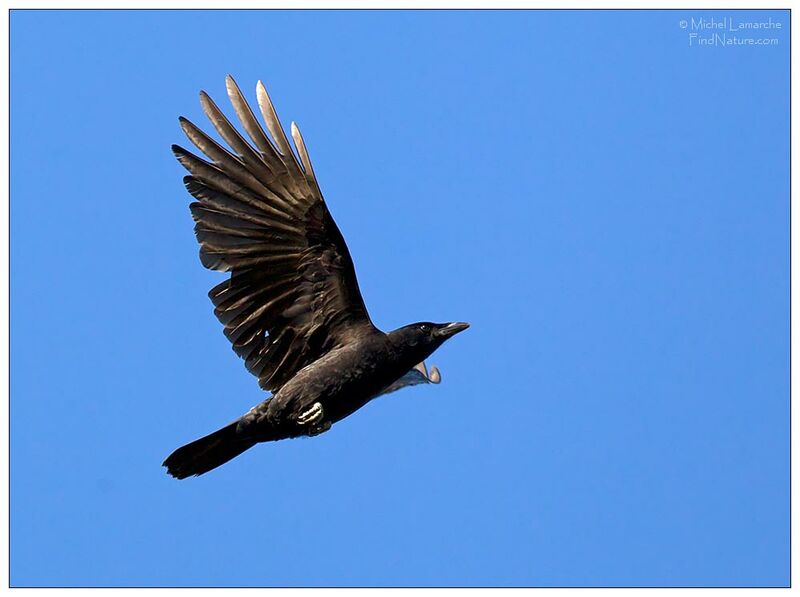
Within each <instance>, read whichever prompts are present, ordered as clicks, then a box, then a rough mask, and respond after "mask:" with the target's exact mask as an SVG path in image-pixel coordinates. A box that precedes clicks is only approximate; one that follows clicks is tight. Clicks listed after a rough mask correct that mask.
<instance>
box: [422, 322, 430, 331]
mask: <svg viewBox="0 0 800 597" xmlns="http://www.w3.org/2000/svg"><path fill="white" fill-rule="evenodd" d="M419 329H420V331H422V332H430V331H431V326H429V325H426V324H424V323H423V324H422V325H421V326H419Z"/></svg>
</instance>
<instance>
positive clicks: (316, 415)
mask: <svg viewBox="0 0 800 597" xmlns="http://www.w3.org/2000/svg"><path fill="white" fill-rule="evenodd" d="M324 416H325V413H324V412H323V411H322V405H321V404H320V403H319V402H315V403H314V404H313V405H312V406H311V408H309V409H307V410H304V411H303V412H301V413H300V414H299V415H298V417H297V422H298V423H300V424H301V425H309V426H312V427H313V426H316V424H317V423H319V422H320V421H322V418H323V417H324Z"/></svg>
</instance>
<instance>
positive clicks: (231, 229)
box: [163, 76, 469, 479]
mask: <svg viewBox="0 0 800 597" xmlns="http://www.w3.org/2000/svg"><path fill="white" fill-rule="evenodd" d="M226 88H227V91H228V97H229V98H230V101H231V103H232V104H233V109H234V111H235V112H236V115H237V116H238V118H239V121H240V122H241V125H242V128H243V129H244V131H245V132H246V133H247V136H248V137H249V138H250V141H251V142H252V143H250V142H248V141H247V140H246V139H245V138H244V137H243V136H242V135H241V134H240V133H239V132H238V130H237V129H236V128H235V127H234V126H233V125H232V124H231V123H230V121H229V120H228V119H227V118H226V117H225V115H224V114H223V113H222V111H221V110H220V109H219V108H218V107H217V105H216V104H215V103H214V102H213V101H212V100H211V98H210V97H209V96H208V95H207V94H206V93H205V92H201V93H200V103H201V105H202V108H203V111H204V112H205V113H206V115H207V116H208V118H209V120H210V121H211V123H212V124H213V125H214V128H215V129H216V130H217V132H218V133H219V135H220V137H222V139H224V140H225V142H226V143H227V144H228V145H229V146H230V149H226V148H225V147H223V146H222V145H220V144H219V143H217V142H216V141H214V140H213V139H212V138H211V137H209V136H208V135H206V134H205V133H204V132H203V131H201V130H200V129H199V128H197V127H196V126H195V125H194V124H192V123H191V122H189V121H188V120H187V119H185V118H183V117H181V118H180V125H181V128H182V129H183V132H184V133H186V136H187V137H188V138H189V140H190V141H191V142H192V143H193V144H194V145H195V146H196V147H197V148H198V149H199V150H200V151H201V152H202V153H203V154H205V156H206V157H207V158H208V159H202V158H200V157H197V156H196V155H194V154H192V153H190V152H189V151H187V150H185V149H183V148H182V147H180V146H178V145H173V146H172V151H173V152H174V153H175V156H176V157H177V158H178V161H179V162H180V163H181V164H182V165H183V167H184V168H186V169H187V170H188V171H189V175H188V176H186V177H185V178H184V179H183V182H184V184H185V185H186V189H187V190H188V191H189V193H190V194H191V195H192V196H193V197H194V198H195V199H196V201H195V202H194V203H192V204H191V205H190V209H191V212H192V217H193V218H194V221H195V235H196V236H197V240H198V242H199V243H200V261H201V262H202V264H203V265H204V266H205V267H206V268H208V269H212V270H217V271H223V272H230V277H229V278H228V279H226V280H225V281H224V282H222V283H221V284H219V285H217V286H215V287H214V288H212V289H211V291H210V292H209V297H210V298H211V301H212V302H213V303H214V314H215V315H216V316H217V318H218V319H219V320H220V322H222V324H223V325H224V326H225V335H226V336H227V337H228V340H230V342H231V343H232V344H233V350H234V351H235V352H236V354H238V355H239V356H240V357H241V358H242V359H244V361H245V365H246V367H247V370H248V371H250V372H251V373H252V374H253V375H255V376H256V377H257V378H258V383H259V385H260V386H261V388H262V389H264V390H267V391H270V392H271V393H272V395H271V396H270V397H268V398H267V399H266V400H264V401H263V402H261V403H260V404H258V405H257V406H255V407H253V408H252V409H250V411H249V412H248V413H246V414H245V415H244V416H242V417H241V418H239V419H237V420H236V421H234V422H233V423H231V424H230V425H227V426H226V427H223V428H222V429H220V430H218V431H215V432H214V433H211V434H210V435H207V436H205V437H202V438H200V439H198V440H196V441H193V442H191V443H190V444H187V445H185V446H183V447H181V448H178V449H177V450H175V451H174V452H173V453H172V454H171V455H170V456H169V457H168V458H167V459H166V460H165V461H164V463H163V465H164V466H165V467H167V472H168V473H169V474H170V475H172V476H173V477H176V478H178V479H184V478H186V477H190V476H193V475H202V474H203V473H206V472H208V471H210V470H212V469H214V468H216V467H218V466H220V465H222V464H224V463H226V462H228V461H229V460H231V459H232V458H235V457H236V456H238V455H239V454H241V453H242V452H244V451H245V450H248V449H249V448H251V447H253V446H254V445H256V444H257V443H260V442H268V441H275V440H281V439H288V438H293V437H300V436H314V435H318V434H320V433H324V432H325V431H327V430H328V429H330V427H331V425H333V424H334V423H336V422H338V421H341V420H342V419H344V418H345V417H347V416H349V415H351V414H352V413H354V412H355V411H357V410H358V409H359V408H361V407H362V406H364V405H365V404H367V403H368V402H369V401H370V400H372V399H373V398H376V397H377V396H380V395H382V394H386V393H388V392H393V391H395V390H398V389H400V388H403V387H406V386H409V385H415V384H419V383H438V382H439V381H440V375H439V371H438V370H437V369H436V368H432V369H431V371H430V372H429V371H428V370H427V368H426V367H425V364H424V360H425V359H426V358H427V357H428V356H429V355H430V354H431V353H432V352H433V351H434V350H436V349H437V348H438V347H439V346H441V344H442V343H443V342H444V341H445V340H447V339H448V338H451V337H453V336H454V335H455V334H457V333H459V332H461V331H463V330H465V329H466V328H468V327H469V324H466V323H460V322H456V323H430V322H421V323H413V324H411V325H407V326H404V327H401V328H399V329H396V330H394V331H393V332H389V333H384V332H382V331H381V330H379V329H378V328H376V327H375V326H374V325H373V323H372V321H371V320H370V317H369V315H368V314H367V308H366V307H365V306H364V300H363V299H362V298H361V292H360V290H359V289H358V282H357V280H356V273H355V269H354V267H353V261H352V259H351V258H350V253H349V251H348V250H347V245H346V244H345V242H344V238H342V234H341V232H339V229H338V228H337V226H336V224H335V223H334V221H333V218H332V217H331V214H330V212H329V211H328V208H327V206H326V205H325V201H324V199H323V198H322V193H321V192H320V189H319V186H318V184H317V179H316V177H315V176H314V170H313V168H312V167H311V162H310V161H309V158H308V152H307V150H306V145H305V143H304V142H303V138H302V137H301V135H300V131H299V129H298V128H297V126H296V125H295V124H294V123H292V127H291V132H292V138H293V139H294V143H295V147H296V148H297V156H296V155H295V153H294V152H293V151H292V148H291V146H290V145H289V141H288V139H287V138H286V134H285V133H284V131H283V128H282V127H281V124H280V121H279V120H278V115H277V114H276V113H275V109H274V108H273V106H272V101H271V100H270V98H269V95H267V91H266V89H265V88H264V85H263V84H262V83H261V82H260V81H259V82H258V85H257V86H256V94H257V98H258V106H259V108H260V111H261V114H262V116H263V118H264V121H265V122H266V125H267V130H268V131H269V134H270V136H271V138H270V137H268V136H267V134H266V132H265V131H264V129H263V128H262V127H261V125H260V124H259V122H258V120H257V119H256V117H255V115H254V113H253V111H252V109H251V108H250V106H249V105H248V104H247V101H246V100H245V98H244V96H243V95H242V92H241V91H240V90H239V87H238V86H237V85H236V82H235V81H234V80H233V78H232V77H230V76H228V77H227V78H226ZM298 156H299V159H298Z"/></svg>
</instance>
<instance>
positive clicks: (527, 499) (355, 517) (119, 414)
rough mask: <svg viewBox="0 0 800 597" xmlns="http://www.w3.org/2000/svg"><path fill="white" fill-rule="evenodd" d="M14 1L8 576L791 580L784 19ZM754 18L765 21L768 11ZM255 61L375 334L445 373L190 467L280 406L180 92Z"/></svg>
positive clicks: (251, 71) (220, 82)
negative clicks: (255, 361)
mask: <svg viewBox="0 0 800 597" xmlns="http://www.w3.org/2000/svg"><path fill="white" fill-rule="evenodd" d="M703 15H704V16H706V17H710V16H712V13H710V12H704V13H690V12H687V11H674V12H670V11H665V12H14V13H13V14H12V18H11V35H12V41H11V75H12V88H11V126H12V135H11V140H12V159H11V175H12V196H11V235H12V236H11V242H12V245H11V259H12V261H11V275H12V289H11V300H12V309H11V315H12V319H11V334H12V336H11V351H12V352H11V397H12V405H11V424H12V428H11V483H12V485H11V533H12V535H11V580H12V583H13V584H15V585H785V584H786V583H787V582H788V565H789V559H788V556H789V553H788V548H789V543H788V540H789V528H788V515H789V499H788V498H789V496H788V489H789V485H788V441H789V435H788V431H789V419H788V412H789V385H788V384H789V359H788V350H789V327H788V323H789V321H788V315H789V314H788V308H789V278H788V274H789V267H788V266H789V264H788V257H789V253H788V242H789V219H788V215H789V194H788V192H789V181H788V175H789V161H788V149H789V146H788V143H789V135H788V117H789V103H788V92H789V73H788V61H789V31H788V26H789V18H788V13H787V12H772V13H767V12H756V13H746V12H724V13H716V14H715V15H714V16H716V17H717V18H719V17H722V16H724V17H728V16H731V17H734V19H735V20H761V19H765V18H767V17H768V16H770V15H771V17H772V19H773V20H774V21H779V22H781V23H782V24H783V28H782V29H780V30H777V31H772V32H770V33H769V34H768V35H767V37H775V38H776V39H777V40H778V43H777V45H774V46H768V47H767V46H746V47H713V48H712V47H697V46H695V47H690V46H689V43H688V34H689V33H690V28H687V29H685V30H684V29H681V27H680V21H681V20H682V19H689V18H691V17H694V18H699V17H700V16H703ZM757 36H759V37H763V36H764V35H763V34H757ZM229 72H230V73H232V74H233V75H234V76H235V77H236V78H237V80H238V82H239V83H240V85H241V87H242V88H243V90H245V92H246V93H247V95H248V97H249V98H250V99H251V100H254V96H255V83H256V81H257V80H258V79H259V78H262V79H263V80H264V81H265V82H266V83H267V86H268V88H269V89H270V90H271V93H272V95H273V99H274V100H275V102H276V105H277V107H278V112H279V114H280V116H281V118H282V119H283V121H284V122H285V123H286V124H287V125H288V123H289V121H290V120H293V119H294V120H296V121H298V123H299V124H300V125H301V127H302V129H303V132H304V134H305V137H306V141H307V143H308V144H309V148H310V152H311V157H312V159H313V161H314V164H315V167H316V171H317V175H318V177H319V179H320V181H321V185H322V188H323V192H324V193H325V195H326V198H327V201H328V204H329V206H330V208H331V211H332V212H333V215H334V217H335V218H336V220H337V222H338V223H339V226H340V227H341V229H342V231H343V233H344V236H345V238H346V239H347V241H348V244H349V246H350V249H351V252H352V254H353V257H354V260H355V263H356V269H357V272H358V277H359V281H360V284H361V288H362V291H363V294H364V297H365V300H366V302H367V305H368V307H369V310H370V313H371V315H372V317H373V319H374V321H375V322H376V324H378V325H379V326H380V327H381V328H383V329H387V330H388V329H393V328H395V327H399V326H401V325H404V324H406V323H409V322H412V321H417V320H434V321H449V320H466V321H470V322H472V324H473V327H472V329H470V330H469V332H467V333H465V334H463V335H461V336H459V337H458V338H456V339H455V340H453V341H451V342H450V343H448V344H446V345H445V346H444V347H443V348H442V349H440V350H439V351H438V352H437V353H436V354H435V355H434V357H433V358H432V359H430V360H429V363H433V364H436V365H439V366H440V367H441V369H442V373H443V378H444V380H443V383H442V384H441V385H440V386H438V387H436V386H427V387H418V388H412V389H409V390H405V391H403V392H400V393H397V394H393V395H391V396H389V397H386V398H383V399H380V400H378V401H376V402H373V403H371V404H369V405H368V406H367V407H365V408H364V409H362V410H361V411H359V412H358V413H357V414H356V415H354V416H352V417H351V418H349V419H347V420H345V421H343V422H341V423H339V424H338V425H336V426H335V427H334V428H333V429H332V430H331V431H330V432H329V433H327V434H325V435H323V436H320V437H317V438H314V439H305V440H295V441H290V442H283V443H279V444H269V445H262V446H258V447H257V448H255V449H253V450H251V451H250V452H247V453H246V454H245V455H243V456H242V457H240V458H238V459H236V460H235V461H233V462H231V463H229V464H227V465H225V466H224V467H223V468H221V469H219V470H217V471H214V472H213V473H211V474H209V475H207V476H205V477H202V478H199V479H193V480H188V481H183V482H178V481H176V480H174V479H172V478H169V477H168V476H167V475H166V474H165V472H164V470H163V469H162V468H161V466H160V464H161V461H162V460H163V459H164V457H165V456H166V455H167V454H169V453H170V452H171V451H172V450H173V449H174V448H176V447H178V446H179V445H181V444H183V443H186V442H188V441H190V440H192V439H195V438H196V437H198V436H200V435H203V434H205V433H207V432H210V431H212V430H214V429H216V428H218V427H220V426H221V425H223V424H226V423H228V422H230V421H231V420H233V419H234V418H236V417H238V416H239V415H241V414H242V413H244V412H245V411H246V410H247V409H248V408H250V407H251V406H252V405H254V404H255V403H257V402H259V401H261V400H262V399H264V398H265V395H264V394H263V393H262V392H260V390H259V389H258V387H257V384H256V382H255V380H254V379H253V378H252V377H251V376H250V375H249V374H248V373H247V372H246V371H245V369H244V367H243V365H242V363H241V362H240V361H239V359H238V358H237V357H236V355H235V354H234V353H233V352H232V351H231V349H230V347H229V345H228V342H227V340H226V339H225V337H224V336H223V334H222V331H221V329H220V325H219V323H218V322H217V320H216V319H215V318H214V316H213V314H212V306H211V303H210V301H209V300H208V298H207V296H206V293H207V291H208V290H209V289H210V288H211V287H212V286H213V285H214V284H216V283H217V282H219V281H220V280H221V276H220V275H219V274H216V273H214V272H209V271H206V270H204V269H203V268H202V267H201V265H200V262H199V260H198V257H197V246H196V243H195V239H194V236H193V232H192V226H193V225H192V220H191V217H190V214H189V210H188V207H187V206H188V203H189V201H190V197H189V196H188V195H187V194H186V192H185V190H184V188H183V185H182V184H181V177H182V176H183V174H184V172H183V170H182V168H181V167H180V166H179V165H178V164H177V162H176V161H175V160H174V159H173V157H172V155H171V153H170V151H169V146H170V144H171V143H175V142H180V143H183V142H184V140H183V137H182V134H181V131H180V129H179V127H178V122H177V117H178V115H180V114H183V115H185V116H187V117H189V118H190V119H192V120H194V121H196V122H197V123H198V124H202V125H203V126H204V127H206V128H208V126H207V121H206V120H205V119H204V117H203V116H202V113H201V111H200V108H199V105H198V101H197V92H198V91H199V90H200V89H201V88H202V89H206V90H207V91H208V92H209V93H210V94H211V95H212V97H214V98H216V99H217V100H218V102H219V103H220V105H224V107H225V109H226V110H228V112H229V113H232V112H231V111H230V110H229V108H228V104H227V100H226V98H225V96H224V76H225V75H226V73H229Z"/></svg>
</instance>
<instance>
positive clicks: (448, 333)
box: [436, 321, 469, 340]
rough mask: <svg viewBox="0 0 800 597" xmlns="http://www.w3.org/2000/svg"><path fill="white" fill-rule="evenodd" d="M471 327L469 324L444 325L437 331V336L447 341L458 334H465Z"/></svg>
mask: <svg viewBox="0 0 800 597" xmlns="http://www.w3.org/2000/svg"><path fill="white" fill-rule="evenodd" d="M468 327H469V324H468V323H464V322H461V321H459V322H456V323H448V324H447V325H443V326H442V327H440V328H439V329H438V330H436V335H437V336H439V337H440V338H444V339H445V340H447V339H448V338H452V337H453V336H455V335H456V334H457V333H458V332H463V331H464V330H466V329H467V328H468Z"/></svg>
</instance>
